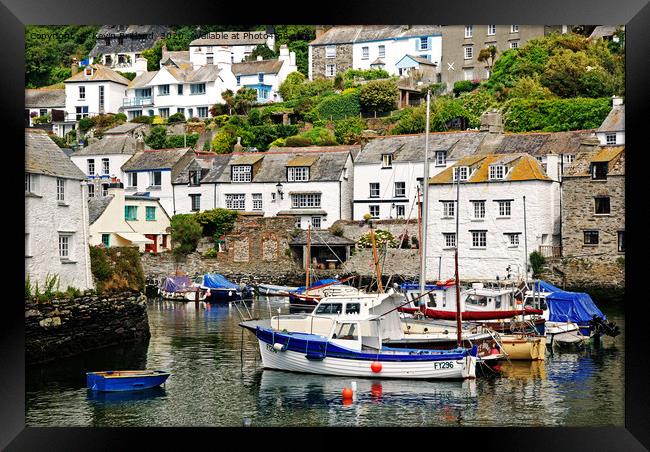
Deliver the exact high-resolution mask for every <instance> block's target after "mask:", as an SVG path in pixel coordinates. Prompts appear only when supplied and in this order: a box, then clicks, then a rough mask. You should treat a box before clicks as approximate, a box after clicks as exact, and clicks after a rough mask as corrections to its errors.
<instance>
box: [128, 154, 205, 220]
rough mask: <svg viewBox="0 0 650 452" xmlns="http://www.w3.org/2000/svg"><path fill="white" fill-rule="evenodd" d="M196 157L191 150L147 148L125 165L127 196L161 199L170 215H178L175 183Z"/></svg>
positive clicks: (161, 203) (163, 206)
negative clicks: (175, 206) (175, 200)
mask: <svg viewBox="0 0 650 452" xmlns="http://www.w3.org/2000/svg"><path fill="white" fill-rule="evenodd" d="M193 158H194V151H193V150H192V149H191V148H172V149H145V150H144V151H139V152H136V153H135V154H133V156H132V157H131V158H130V159H129V160H128V161H127V162H126V163H124V164H123V165H122V174H123V177H124V179H123V180H124V181H125V190H126V193H127V195H134V196H148V197H151V198H158V200H159V202H160V205H161V206H162V208H163V209H165V211H166V212H167V213H168V214H169V213H170V212H176V209H175V208H174V192H173V190H174V187H173V186H172V181H173V180H175V179H176V178H177V177H178V174H179V172H180V170H181V169H183V168H185V167H186V166H187V164H188V162H190V161H191V160H192V159H193ZM176 213H179V212H176ZM172 215H173V213H172ZM170 216H171V215H170Z"/></svg>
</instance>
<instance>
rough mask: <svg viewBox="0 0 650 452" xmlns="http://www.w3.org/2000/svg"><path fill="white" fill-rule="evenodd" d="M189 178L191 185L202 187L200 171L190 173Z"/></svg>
mask: <svg viewBox="0 0 650 452" xmlns="http://www.w3.org/2000/svg"><path fill="white" fill-rule="evenodd" d="M189 176H190V177H189V179H190V185H193V186H197V185H201V181H200V179H201V175H200V173H199V171H190V175H189Z"/></svg>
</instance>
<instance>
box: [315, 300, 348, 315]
mask: <svg viewBox="0 0 650 452" xmlns="http://www.w3.org/2000/svg"><path fill="white" fill-rule="evenodd" d="M341 312H343V305H342V304H341V303H321V304H319V305H318V307H317V308H316V314H340V313H341Z"/></svg>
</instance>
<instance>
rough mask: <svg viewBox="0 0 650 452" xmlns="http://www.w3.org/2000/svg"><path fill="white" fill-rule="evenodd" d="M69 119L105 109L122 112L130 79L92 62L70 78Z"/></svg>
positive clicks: (68, 82)
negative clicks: (123, 100) (120, 110)
mask: <svg viewBox="0 0 650 452" xmlns="http://www.w3.org/2000/svg"><path fill="white" fill-rule="evenodd" d="M63 83H64V85H65V112H66V118H65V119H66V120H67V121H79V120H80V119H81V118H86V117H88V116H95V115H99V114H104V113H119V109H120V107H121V106H122V98H123V97H124V94H125V90H126V87H127V86H128V85H129V83H130V82H129V79H127V78H125V77H123V76H121V75H120V74H118V73H117V72H115V71H114V70H112V69H110V68H107V67H106V66H102V65H100V64H91V65H89V66H86V67H85V68H83V69H82V70H81V71H80V72H78V73H77V74H75V75H73V76H72V77H70V78H68V79H66V80H65V81H64V82H63Z"/></svg>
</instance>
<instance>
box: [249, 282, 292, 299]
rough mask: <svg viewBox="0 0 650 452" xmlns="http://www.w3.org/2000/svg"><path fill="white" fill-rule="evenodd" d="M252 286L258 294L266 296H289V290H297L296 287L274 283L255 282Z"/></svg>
mask: <svg viewBox="0 0 650 452" xmlns="http://www.w3.org/2000/svg"><path fill="white" fill-rule="evenodd" d="M254 288H255V292H257V294H258V295H265V296H267V297H272V296H277V297H287V296H289V292H292V291H295V290H298V287H294V286H278V285H274V284H257V285H255V286H254Z"/></svg>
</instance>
